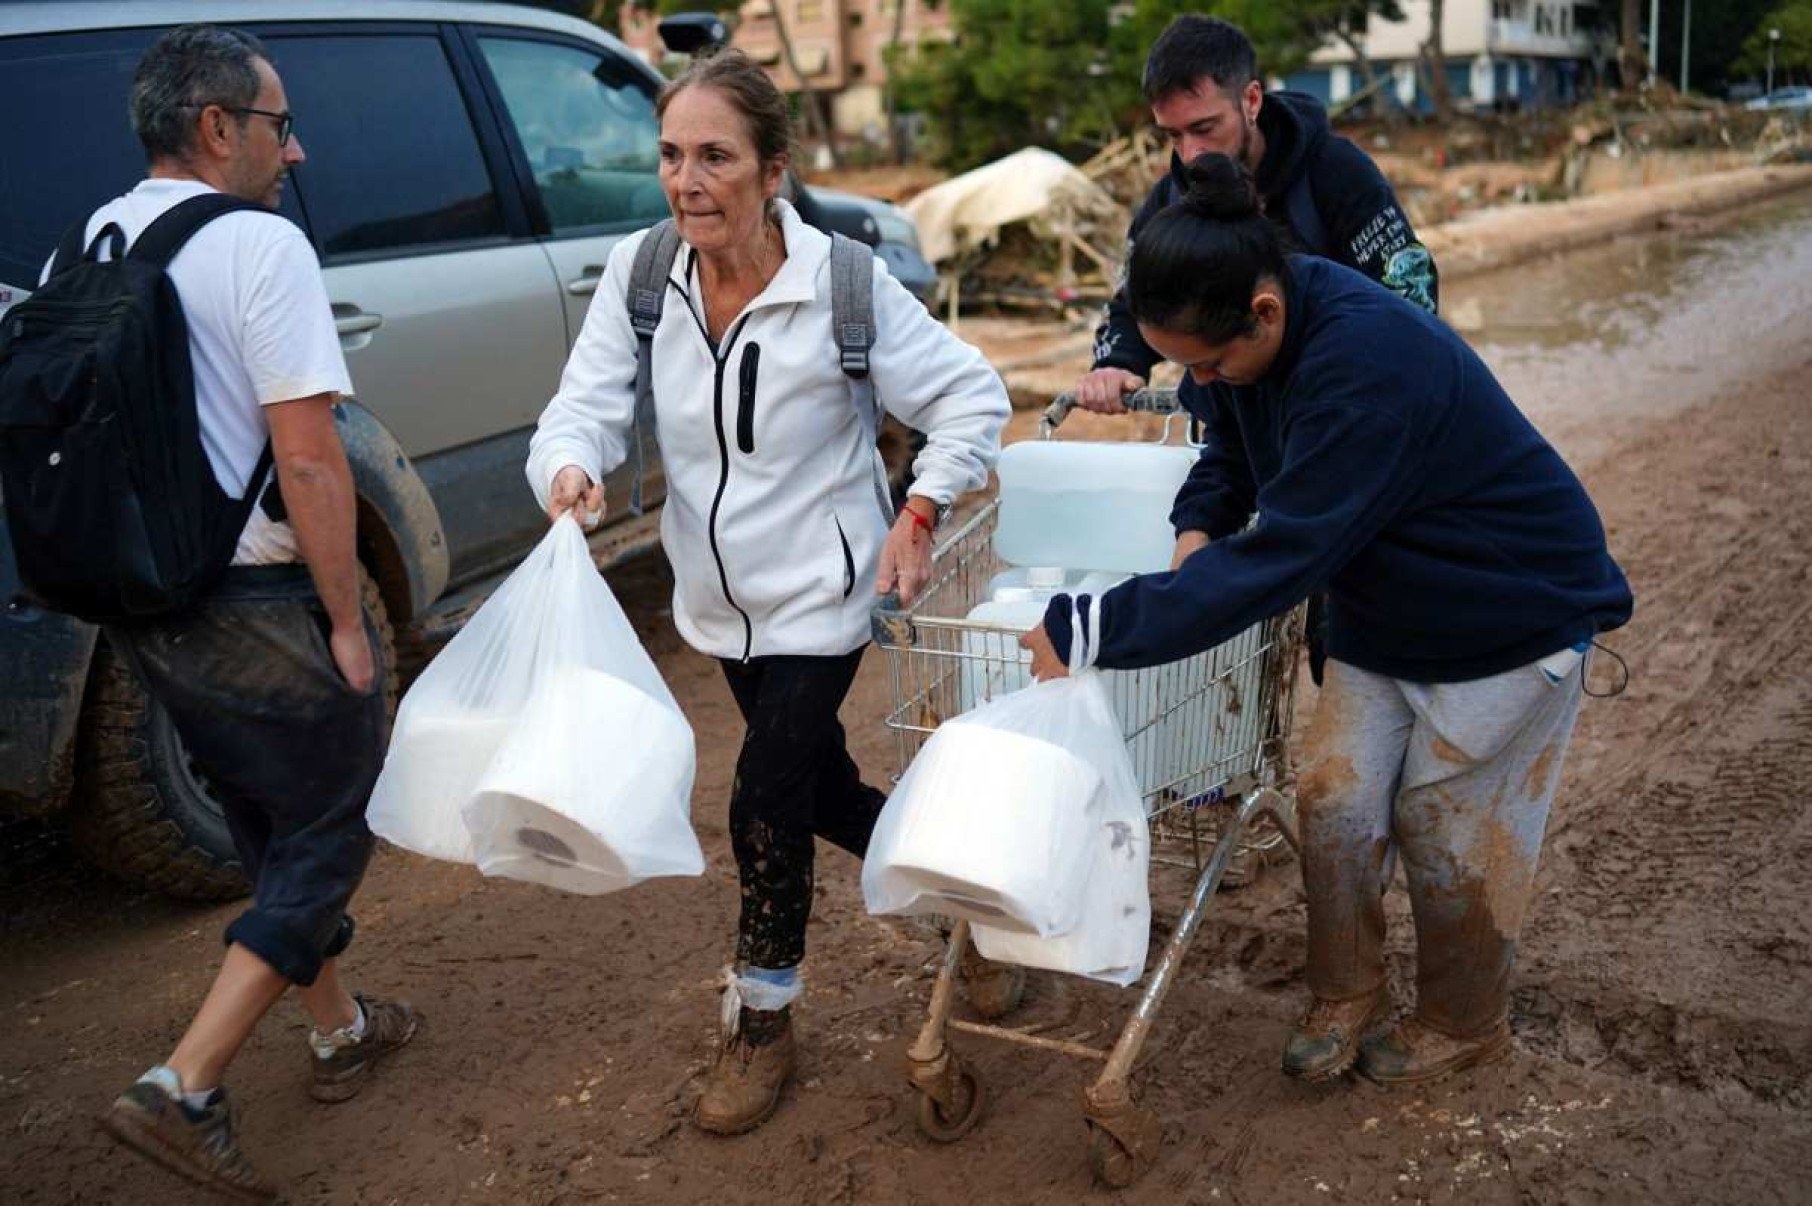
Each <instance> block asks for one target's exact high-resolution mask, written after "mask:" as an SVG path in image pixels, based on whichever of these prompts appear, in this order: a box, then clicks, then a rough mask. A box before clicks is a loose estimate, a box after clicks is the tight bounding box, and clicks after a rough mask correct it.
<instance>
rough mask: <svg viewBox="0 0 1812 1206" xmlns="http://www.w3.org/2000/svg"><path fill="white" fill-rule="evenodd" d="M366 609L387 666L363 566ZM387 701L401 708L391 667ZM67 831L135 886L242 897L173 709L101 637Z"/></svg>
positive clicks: (379, 617)
mask: <svg viewBox="0 0 1812 1206" xmlns="http://www.w3.org/2000/svg"><path fill="white" fill-rule="evenodd" d="M360 585H361V588H362V591H363V595H364V602H365V608H366V611H367V612H368V613H369V614H370V615H371V618H372V620H373V622H374V623H375V625H376V627H377V630H378V635H379V638H380V639H379V646H380V648H379V655H380V656H381V657H382V658H383V662H384V665H385V667H387V668H388V667H393V666H395V664H396V634H395V632H394V631H393V630H392V628H391V624H390V618H389V613H388V612H387V611H386V609H385V607H384V600H383V597H382V596H381V595H379V594H378V589H377V583H376V582H375V581H373V580H372V578H371V577H370V576H369V575H367V574H364V573H363V572H362V571H361V573H360ZM386 684H387V685H386V688H385V693H386V697H387V698H386V700H385V702H386V705H387V708H388V711H389V712H390V714H391V715H392V716H394V715H395V713H396V700H397V682H396V676H395V674H387V675H386ZM76 767H77V777H76V790H75V795H74V797H73V798H72V800H71V801H70V805H69V812H68V823H69V832H70V838H71V840H72V841H73V842H74V844H75V846H76V848H77V849H78V850H80V851H81V853H82V855H83V856H84V857H85V858H87V859H88V861H89V862H91V863H93V864H94V865H95V866H97V867H99V868H100V869H101V870H103V871H106V872H107V873H108V874H110V875H113V876H115V877H116V878H118V879H121V880H124V881H126V882H127V883H130V884H133V885H135V886H137V887H141V888H145V889H148V890H150V891H152V892H156V893H158V894H159V895H161V896H168V897H171V898H173V899H177V900H195V901H217V900H233V899H236V898H238V897H241V896H244V895H245V894H246V892H247V891H248V890H249V888H250V885H248V884H247V883H246V879H245V874H244V871H243V869H242V868H241V867H240V865H239V856H238V854H237V853H236V852H235V851H234V849H233V839H232V835H231V834H229V833H228V832H227V825H226V818H225V816H224V815H222V813H221V810H220V805H219V804H218V803H217V802H216V801H215V800H214V798H213V797H212V796H211V795H210V794H209V791H208V785H207V782H206V780H205V779H203V778H202V776H201V774H200V772H199V770H198V769H197V768H196V767H195V765H194V762H193V760H192V759H191V758H190V757H189V754H188V751H187V750H186V749H184V748H183V743H182V738H181V737H179V736H178V735H177V732H176V727H175V726H174V725H173V724H171V723H170V717H169V714H168V713H166V712H165V711H164V709H163V708H162V707H161V706H160V705H159V704H158V703H157V702H156V701H155V700H153V699H151V698H150V697H149V696H148V695H146V694H145V691H144V688H143V687H141V686H140V685H139V682H138V679H137V678H136V677H135V676H134V675H133V674H132V671H131V670H130V669H129V668H128V667H127V666H126V665H125V664H124V663H123V662H121V661H120V659H119V658H118V657H116V656H115V655H114V653H113V651H112V650H111V649H110V648H108V646H107V641H106V639H105V638H103V639H102V640H101V641H100V643H99V644H98V645H97V646H96V649H95V661H94V669H93V672H92V681H91V682H90V683H89V687H88V694H87V697H86V699H85V701H84V703H83V717H82V732H81V737H80V740H79V743H78V745H77V748H76Z"/></svg>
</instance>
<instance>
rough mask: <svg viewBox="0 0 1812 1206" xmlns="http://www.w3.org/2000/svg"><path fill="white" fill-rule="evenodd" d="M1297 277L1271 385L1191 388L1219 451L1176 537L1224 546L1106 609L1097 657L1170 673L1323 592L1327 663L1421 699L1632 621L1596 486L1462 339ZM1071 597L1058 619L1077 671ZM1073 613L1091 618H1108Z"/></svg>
mask: <svg viewBox="0 0 1812 1206" xmlns="http://www.w3.org/2000/svg"><path fill="white" fill-rule="evenodd" d="M1287 276H1288V279H1287V280H1286V281H1285V282H1284V296H1285V324H1284V336H1283V344H1282V347H1281V348H1280V350H1279V352H1278V356H1277V359H1276V360H1275V362H1274V363H1273V364H1272V366H1271V369H1270V371H1269V372H1268V373H1267V374H1266V375H1265V376H1264V378H1263V379H1261V380H1260V381H1258V382H1256V383H1254V384H1252V385H1246V386H1230V385H1227V384H1225V383H1223V382H1216V383H1214V384H1213V385H1210V386H1198V385H1196V384H1195V383H1194V382H1193V381H1192V380H1191V381H1187V382H1186V383H1185V384H1184V386H1183V388H1182V391H1181V398H1182V401H1183V403H1184V405H1185V406H1187V407H1188V409H1189V411H1190V413H1191V414H1193V415H1194V416H1195V417H1196V418H1198V419H1200V420H1201V421H1202V424H1203V426H1204V428H1205V431H1206V440H1207V446H1206V447H1205V448H1203V450H1202V454H1201V459H1200V460H1199V461H1198V462H1197V463H1196V465H1195V467H1194V469H1192V470H1191V472H1190V475H1189V478H1188V480H1187V481H1186V482H1185V483H1184V485H1183V488H1182V490H1181V491H1179V492H1178V495H1177V501H1176V506H1175V508H1174V510H1173V511H1172V512H1171V520H1172V522H1173V523H1174V524H1175V525H1176V528H1177V530H1178V531H1179V532H1183V531H1188V530H1192V529H1193V530H1199V531H1203V532H1206V533H1207V534H1208V536H1209V537H1210V538H1211V541H1212V543H1210V544H1209V545H1208V546H1207V547H1206V548H1204V549H1202V550H1201V551H1200V552H1198V553H1196V554H1195V555H1194V556H1193V557H1191V558H1190V559H1189V560H1188V561H1186V562H1185V563H1184V564H1183V567H1182V568H1181V569H1180V570H1178V571H1177V572H1176V573H1164V574H1147V575H1144V576H1142V577H1138V578H1133V579H1131V580H1129V581H1127V582H1125V583H1122V584H1121V585H1120V586H1117V587H1115V588H1114V589H1113V590H1110V591H1108V592H1107V593H1106V594H1105V595H1103V596H1102V597H1101V599H1100V600H1099V601H1098V603H1099V609H1100V614H1099V615H1098V616H1097V617H1095V622H1093V623H1089V624H1087V625H1086V627H1087V628H1088V629H1090V630H1093V631H1094V633H1095V634H1096V640H1097V642H1098V646H1099V647H1098V649H1097V650H1096V651H1095V652H1094V656H1093V657H1092V658H1088V659H1086V660H1087V661H1089V662H1092V663H1093V664H1096V665H1101V666H1106V667H1121V668H1131V667H1138V666H1151V665H1157V664H1160V663H1163V662H1169V661H1175V660H1177V659H1179V658H1183V657H1187V656H1189V655H1191V654H1195V653H1200V652H1202V651H1203V650H1206V649H1209V648H1212V647H1213V646H1215V645H1218V644H1220V643H1221V642H1222V641H1225V640H1227V639H1229V638H1230V637H1233V636H1235V635H1236V634H1238V633H1239V632H1241V631H1242V630H1244V629H1245V628H1246V627H1248V626H1249V625H1251V624H1255V623H1257V622H1259V621H1260V620H1263V619H1265V618H1267V617H1269V616H1273V615H1276V614H1278V613H1279V612H1282V611H1284V610H1286V609H1287V608H1289V607H1291V606H1293V605H1294V604H1296V603H1299V602H1301V601H1302V600H1303V599H1304V598H1306V597H1307V596H1308V595H1310V594H1311V593H1313V592H1315V591H1317V590H1321V589H1324V588H1325V589H1326V591H1327V594H1328V633H1327V649H1328V656H1330V657H1333V658H1337V659H1339V660H1340V661H1343V662H1346V663H1348V664H1350V665H1354V666H1358V667H1359V668H1361V669H1364V670H1370V671H1373V672H1374V673H1378V674H1384V675H1388V676H1390V677H1392V678H1401V679H1407V680H1411V681H1414V682H1463V681H1466V680H1469V679H1477V678H1485V677H1488V676H1489V675H1492V674H1498V673H1502V672H1503V671H1506V670H1510V669H1513V668H1515V667H1517V666H1520V665H1524V664H1526V663H1528V662H1532V661H1535V660H1537V659H1539V658H1541V657H1545V656H1546V655H1548V654H1550V653H1553V652H1556V651H1557V650H1560V649H1565V648H1568V647H1571V646H1573V645H1576V644H1578V643H1580V642H1581V641H1585V640H1588V639H1590V638H1591V637H1592V636H1594V635H1595V634H1597V633H1600V632H1604V631H1606V630H1608V629H1612V628H1616V627H1619V626H1620V625H1622V624H1624V623H1625V622H1626V621H1628V619H1629V617H1630V611H1631V608H1632V606H1633V602H1632V599H1631V595H1630V589H1629V584H1628V583H1627V582H1626V581H1625V580H1624V577H1623V573H1622V571H1621V570H1619V569H1618V568H1617V564H1616V562H1614V561H1612V560H1611V556H1610V553H1609V552H1608V550H1607V549H1606V547H1605V536H1604V526H1603V524H1602V523H1600V522H1599V519H1598V512H1597V510H1596V509H1595V508H1594V507H1593V506H1592V501H1591V499H1590V498H1588V497H1587V496H1586V492H1585V488H1584V487H1583V486H1581V485H1580V483H1579V479H1578V478H1576V477H1575V476H1574V475H1573V472H1572V470H1570V469H1569V468H1568V467H1567V465H1566V462H1565V461H1563V460H1561V458H1560V455H1559V454H1558V453H1556V452H1555V451H1554V449H1553V448H1552V447H1550V446H1549V444H1548V442H1547V441H1546V440H1544V439H1543V438H1542V437H1541V435H1540V434H1539V433H1538V432H1537V431H1536V430H1535V428H1534V427H1533V426H1532V425H1531V424H1530V423H1529V421H1528V419H1526V418H1524V417H1523V414H1522V412H1521V411H1519V410H1517V408H1516V404H1515V403H1513V402H1512V401H1511V400H1510V398H1509V397H1508V396H1507V395H1506V394H1505V393H1504V391H1503V389H1502V387H1500V386H1499V385H1498V383H1497V380H1496V379H1495V378H1494V377H1492V375H1491V372H1490V370H1489V369H1487V368H1486V367H1485V364H1484V362H1483V361H1481V360H1480V359H1479V358H1478V356H1477V355H1475V354H1474V353H1473V351H1472V349H1471V348H1469V347H1467V346H1466V343H1465V341H1464V340H1462V339H1461V338H1460V337H1459V336H1458V335H1456V334H1454V333H1453V331H1452V330H1450V329H1449V328H1448V327H1447V326H1446V325H1445V324H1444V323H1442V322H1441V321H1440V320H1439V319H1437V318H1434V317H1432V316H1430V315H1429V314H1427V313H1425V312H1423V311H1422V310H1420V309H1418V308H1416V307H1415V306H1413V305H1411V304H1409V303H1408V302H1406V301H1404V300H1403V299H1402V298H1400V297H1398V296H1396V295H1395V294H1392V293H1390V292H1389V291H1388V290H1386V289H1384V288H1383V287H1381V286H1380V285H1378V284H1377V283H1376V282H1374V281H1371V280H1369V279H1367V278H1366V277H1364V276H1361V275H1360V274H1358V273H1356V272H1354V271H1353V270H1351V269H1349V268H1343V267H1341V266H1340V265H1338V264H1333V263H1330V262H1328V261H1326V260H1320V259H1315V258H1311V257H1308V256H1294V257H1291V259H1290V260H1289V267H1288V272H1287ZM1255 513H1256V515H1257V521H1256V522H1255V523H1252V524H1251V525H1250V526H1249V527H1248V526H1247V525H1248V521H1249V520H1251V519H1252V517H1253V515H1254V514H1255ZM1070 602H1071V601H1070V599H1069V597H1068V596H1064V595H1059V596H1058V597H1057V598H1056V599H1054V600H1052V602H1051V605H1050V607H1049V609H1048V610H1047V611H1046V614H1045V628H1046V630H1047V631H1048V632H1049V634H1050V636H1051V638H1052V640H1053V642H1054V643H1055V645H1056V647H1057V652H1058V655H1059V656H1061V657H1062V658H1064V660H1065V661H1066V662H1067V661H1069V660H1070V656H1069V655H1070V644H1071V610H1070ZM1076 602H1077V606H1078V608H1079V609H1080V610H1081V612H1082V614H1083V616H1084V617H1085V619H1086V618H1087V616H1088V613H1089V612H1090V611H1091V610H1092V609H1093V608H1094V607H1095V606H1096V602H1097V601H1095V600H1091V599H1089V598H1088V597H1087V596H1084V597H1082V598H1081V599H1078V600H1077V601H1076ZM1086 652H1087V650H1086V649H1085V653H1086Z"/></svg>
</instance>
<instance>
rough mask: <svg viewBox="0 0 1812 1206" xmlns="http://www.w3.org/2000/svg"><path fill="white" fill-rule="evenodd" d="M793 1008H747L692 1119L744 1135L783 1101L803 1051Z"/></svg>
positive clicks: (705, 1128) (713, 1131)
mask: <svg viewBox="0 0 1812 1206" xmlns="http://www.w3.org/2000/svg"><path fill="white" fill-rule="evenodd" d="M792 1014H793V1011H792V1010H791V1009H790V1008H789V1009H776V1010H771V1011H770V1010H757V1009H748V1008H744V1009H743V1010H742V1011H741V1015H740V1017H739V1019H738V1022H737V1026H736V1031H735V1033H733V1034H732V1035H730V1037H729V1038H728V1039H726V1040H725V1041H724V1045H723V1046H722V1047H721V1048H720V1049H719V1050H718V1053H717V1063H716V1064H715V1065H713V1066H712V1068H711V1079H710V1080H709V1081H708V1082H706V1084H705V1091H704V1094H703V1095H702V1096H701V1097H700V1098H699V1099H698V1105H697V1106H696V1107H694V1109H693V1111H692V1121H693V1123H694V1124H695V1125H697V1127H698V1129H699V1130H701V1131H708V1132H710V1133H711V1134H713V1135H740V1134H742V1133H743V1132H745V1131H752V1130H754V1129H755V1128H756V1127H758V1126H760V1125H761V1124H762V1123H764V1122H766V1121H767V1120H768V1119H769V1118H771V1117H772V1116H773V1114H774V1111H775V1110H776V1109H778V1108H779V1107H780V1091H781V1090H782V1089H784V1088H786V1082H787V1081H789V1080H791V1079H792V1078H793V1066H794V1064H796V1063H797V1062H798V1052H797V1049H796V1047H795V1046H794V1043H793V1016H792Z"/></svg>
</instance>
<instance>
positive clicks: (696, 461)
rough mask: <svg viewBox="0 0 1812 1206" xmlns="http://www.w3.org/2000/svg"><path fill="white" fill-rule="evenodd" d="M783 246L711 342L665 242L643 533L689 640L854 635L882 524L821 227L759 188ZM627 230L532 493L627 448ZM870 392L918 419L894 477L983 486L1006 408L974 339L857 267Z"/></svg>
mask: <svg viewBox="0 0 1812 1206" xmlns="http://www.w3.org/2000/svg"><path fill="white" fill-rule="evenodd" d="M776 205H777V206H778V207H779V212H780V218H781V230H782V233H783V235H784V236H785V239H786V251H787V257H786V261H785V263H784V264H782V265H781V267H780V270H779V272H777V273H776V274H775V275H774V279H773V280H771V281H769V282H768V287H767V288H766V289H765V290H763V291H762V292H761V294H760V295H759V296H757V297H756V298H755V300H753V301H752V302H750V303H749V305H748V307H747V308H746V309H745V310H744V311H743V313H742V314H741V315H739V316H738V317H737V319H736V320H735V321H734V322H732V323H731V324H730V326H729V327H728V328H727V329H726V331H725V335H724V338H723V341H722V343H721V346H719V347H718V348H717V349H716V351H715V352H714V351H713V350H712V348H711V345H710V342H709V340H708V339H707V338H706V335H705V325H704V321H703V316H704V305H703V301H702V293H701V291H700V287H699V283H698V274H697V269H696V265H695V263H694V260H695V256H694V255H693V253H692V252H691V249H690V248H688V247H686V246H684V245H683V244H682V245H681V247H680V254H679V255H678V257H677V258H676V259H675V261H674V267H673V273H672V275H671V277H670V278H669V285H668V293H667V300H666V304H665V306H664V308H663V311H662V314H661V323H660V326H659V327H658V328H657V329H656V331H655V333H654V346H653V369H654V410H655V427H656V431H657V433H658V437H659V440H660V447H661V457H662V461H663V465H664V468H665V471H666V483H667V500H666V504H665V507H664V511H663V514H662V516H661V540H662V543H663V544H664V545H665V546H666V549H667V555H668V557H669V559H670V560H671V561H672V563H673V578H674V583H673V615H674V621H675V623H676V624H677V626H678V628H679V631H680V635H681V636H682V637H684V638H685V639H686V642H687V643H688V644H690V645H691V646H692V647H693V648H695V649H697V650H699V651H700V652H701V653H706V654H709V655H711V656H713V657H721V658H735V659H745V658H750V657H765V656H770V655H774V654H815V655H827V656H834V655H838V654H844V653H848V652H849V651H850V650H852V649H855V648H857V647H859V646H860V645H861V644H862V643H863V642H864V641H866V640H867V639H868V615H869V610H870V608H871V607H872V606H873V604H874V589H875V575H876V570H877V566H878V562H879V559H880V553H881V545H882V542H883V541H884V539H885V538H886V535H887V528H886V521H885V519H884V518H883V516H882V515H881V513H880V508H879V506H878V505H877V503H876V500H875V492H874V468H873V463H874V457H875V455H876V453H875V452H874V450H873V449H872V448H868V447H865V446H864V441H863V438H862V426H861V423H860V422H859V421H858V419H857V417H856V412H855V408H854V406H853V405H852V404H851V400H850V392H849V382H848V379H847V378H846V377H845V376H844V375H843V372H842V370H841V368H840V367H839V366H838V359H837V346H836V341H835V340H834V339H833V338H832V333H831V304H830V239H829V237H828V236H826V235H824V234H823V233H821V232H819V231H817V230H815V229H813V228H811V227H809V226H807V225H806V224H805V223H804V222H803V221H801V220H800V218H799V216H798V214H797V213H795V212H794V211H793V209H792V207H791V206H788V205H787V204H786V203H785V202H784V201H781V202H776ZM644 237H645V235H642V234H638V235H634V236H631V237H630V238H627V239H624V240H623V241H622V242H621V243H619V244H618V245H617V246H616V247H615V249H613V251H612V252H611V256H610V262H609V265H608V266H607V268H606V269H605V273H604V279H603V280H602V281H601V282H600V283H599V285H598V291H597V295H596V296H595V297H594V298H593V299H592V304H591V308H590V310H589V311H588V312H587V314H586V316H585V326H584V328H583V329H582V330H581V331H580V333H579V338H578V341H577V342H576V343H575V344H574V346H573V351H572V356H571V358H570V359H568V361H567V363H566V371H565V374H564V375H563V376H562V378H561V381H560V391H559V393H557V394H556V395H555V396H554V399H553V401H551V402H549V403H548V406H547V409H546V410H545V411H544V412H543V413H542V415H541V421H540V424H539V425H538V426H537V428H536V430H535V437H534V439H533V441H532V442H531V443H530V445H529V459H528V479H529V484H530V485H531V486H532V487H533V488H534V491H535V497H536V498H537V499H539V500H540V501H541V503H542V505H543V506H545V505H546V503H547V498H548V494H549V492H550V490H551V489H552V486H553V480H554V477H555V475H556V474H558V473H559V471H560V470H561V469H562V468H564V467H566V466H568V465H577V466H579V467H580V468H581V469H583V470H585V472H586V473H588V474H590V475H591V478H592V480H593V481H601V480H602V479H603V476H604V475H605V474H607V473H609V472H610V471H611V470H613V469H615V468H616V467H617V466H618V465H620V464H622V463H623V461H624V460H625V459H626V457H627V456H628V449H629V444H628V440H629V438H630V430H631V423H632V422H633V417H634V410H635V360H636V346H635V332H634V331H633V330H632V329H631V327H630V325H629V315H628V311H627V309H626V308H625V305H624V300H623V299H624V295H625V293H626V292H627V289H628V281H629V271H630V266H631V264H632V263H633V262H634V259H635V251H636V248H637V247H638V246H639V245H640V244H641V241H642V239H643V238H644ZM874 276H875V282H874V310H875V346H874V349H873V351H872V352H871V353H870V376H871V379H872V381H873V383H874V388H875V396H876V398H877V399H878V400H879V401H880V403H881V405H882V406H883V407H885V409H886V410H887V411H888V412H889V413H891V414H893V415H895V416H896V417H898V418H899V419H900V420H901V421H902V422H904V423H906V424H908V425H909V426H912V427H915V428H917V429H918V430H920V431H923V432H925V433H926V436H927V441H926V445H925V449H924V451H923V452H921V453H920V454H919V457H918V459H917V461H916V462H915V463H914V466H913V468H914V470H915V472H916V474H917V481H916V482H915V483H914V484H913V487H912V493H914V494H919V495H924V496H925V497H927V498H929V499H930V500H931V501H933V502H935V503H938V504H940V505H943V504H947V503H949V502H951V501H952V500H954V499H955V498H956V496H957V495H959V494H961V493H963V492H965V491H968V490H974V489H978V488H980V487H981V486H983V485H985V484H986V482H987V478H988V470H989V469H990V467H992V465H993V464H994V460H995V458H996V456H997V455H998V454H999V451H1000V433H1001V428H1002V427H1003V426H1004V425H1005V423H1006V420H1007V415H1008V404H1007V394H1006V388H1005V386H1003V385H1002V384H1001V381H1000V378H999V376H998V375H996V374H995V372H994V370H993V369H992V368H990V367H989V366H988V363H987V361H986V360H985V359H983V357H982V355H981V353H980V352H978V351H976V350H975V349H974V348H972V347H970V346H969V345H968V344H965V343H963V342H962V341H961V340H959V339H957V338H956V337H955V336H954V335H952V334H951V333H950V332H949V331H948V330H946V329H945V328H944V327H943V326H942V325H941V324H940V323H938V322H937V320H936V319H934V318H932V317H931V315H930V314H929V313H927V312H926V310H925V307H924V306H923V305H922V304H920V303H919V302H918V301H917V300H916V299H915V298H914V297H913V296H912V295H911V294H910V293H908V292H906V290H905V288H904V287H902V286H901V285H900V283H899V282H898V281H896V280H894V279H893V278H892V277H891V276H890V275H888V273H887V271H886V268H885V267H884V266H883V265H882V264H881V263H880V262H879V261H877V262H876V264H875V274H874Z"/></svg>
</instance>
